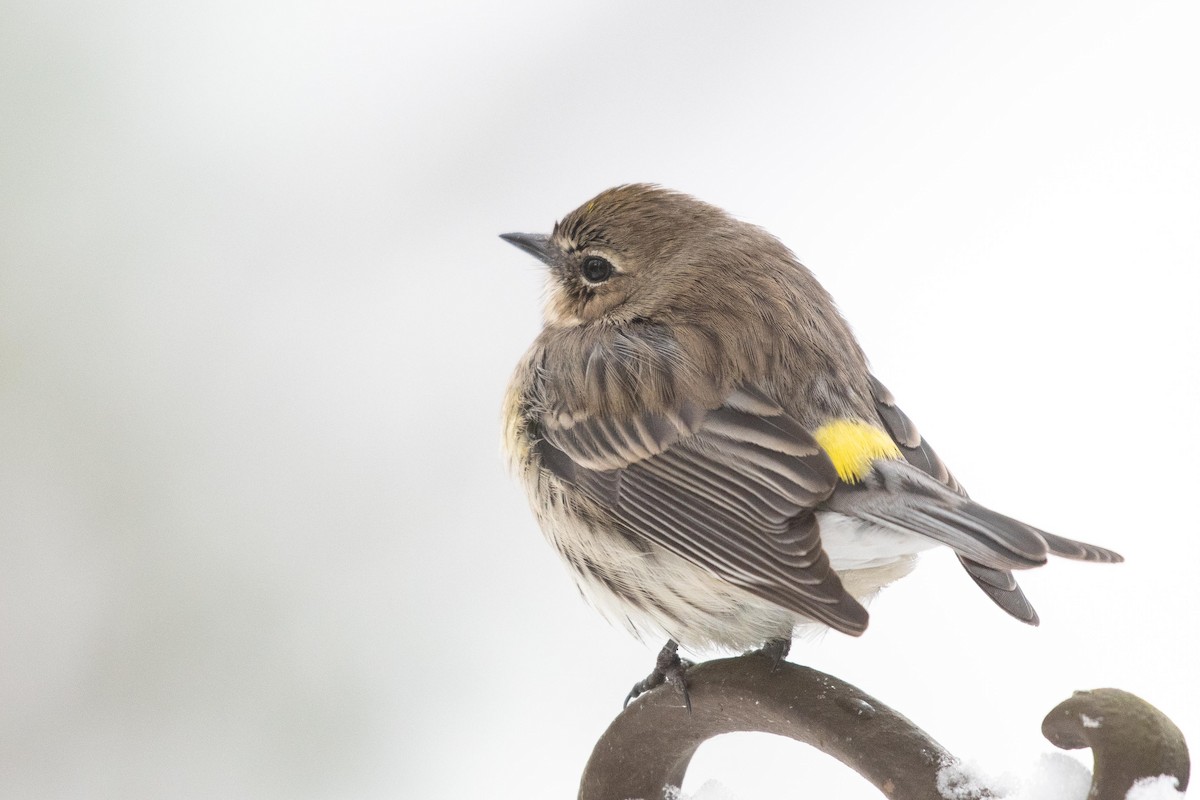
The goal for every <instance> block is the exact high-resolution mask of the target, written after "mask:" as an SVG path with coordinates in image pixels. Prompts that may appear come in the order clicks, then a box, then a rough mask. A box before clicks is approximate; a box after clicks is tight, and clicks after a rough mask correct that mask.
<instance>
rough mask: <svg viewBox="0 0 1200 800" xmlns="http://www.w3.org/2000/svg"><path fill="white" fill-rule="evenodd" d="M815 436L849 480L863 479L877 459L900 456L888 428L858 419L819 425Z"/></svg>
mask: <svg viewBox="0 0 1200 800" xmlns="http://www.w3.org/2000/svg"><path fill="white" fill-rule="evenodd" d="M813 438H815V439H816V440H817V444H819V445H821V449H822V450H824V451H825V455H827V456H829V460H830V461H832V462H833V466H834V468H835V469H836V470H837V474H838V477H839V478H841V479H842V480H843V481H844V482H846V483H858V482H859V481H861V480H862V479H863V478H864V477H865V476H866V475H867V473H868V472H870V471H871V465H872V464H874V463H875V461H876V460H878V459H881V458H887V459H896V458H900V448H899V447H897V446H896V443H895V442H893V441H892V437H891V436H888V434H887V432H886V431H883V430H880V429H879V428H876V427H875V426H874V425H870V424H868V423H866V422H863V421H861V420H857V419H835V420H834V421H833V422H827V423H825V424H824V425H822V426H821V427H820V428H817V430H816V432H815V433H814V434H813Z"/></svg>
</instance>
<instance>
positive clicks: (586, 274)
mask: <svg viewBox="0 0 1200 800" xmlns="http://www.w3.org/2000/svg"><path fill="white" fill-rule="evenodd" d="M579 272H580V274H582V275H583V279H584V280H585V281H587V282H588V283H604V282H605V281H606V280H608V279H609V278H611V277H612V274H613V265H612V264H610V263H609V262H608V259H606V258H601V257H600V256H588V257H587V258H585V259H584V260H583V263H582V264H580V265H579Z"/></svg>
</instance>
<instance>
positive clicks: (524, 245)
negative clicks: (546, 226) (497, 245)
mask: <svg viewBox="0 0 1200 800" xmlns="http://www.w3.org/2000/svg"><path fill="white" fill-rule="evenodd" d="M500 238H501V239H503V240H504V241H506V242H508V243H509V244H513V245H516V246H517V247H519V248H521V249H522V250H524V251H525V252H526V253H529V254H530V255H531V256H533V257H534V258H536V259H537V260H538V261H541V262H542V263H543V264H546V265H549V264H551V263H552V258H551V252H550V237H549V236H547V235H546V234H544V233H502V234H500Z"/></svg>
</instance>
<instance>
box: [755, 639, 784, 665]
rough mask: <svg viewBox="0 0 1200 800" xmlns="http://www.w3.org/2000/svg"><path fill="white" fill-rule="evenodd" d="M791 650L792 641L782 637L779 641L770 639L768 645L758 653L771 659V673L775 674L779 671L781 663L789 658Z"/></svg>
mask: <svg viewBox="0 0 1200 800" xmlns="http://www.w3.org/2000/svg"><path fill="white" fill-rule="evenodd" d="M791 649H792V640H791V639H790V638H789V639H784V638H783V637H780V638H778V639H768V640H767V643H766V644H764V645H763V646H762V647H760V648H759V649H758V651H757V652H759V653H762V654H763V655H764V656H766V657H767V658H769V659H771V672H774V671H775V670H777V669H779V663H780V662H781V661H783V659H785V658H787V654H788V651H790V650H791Z"/></svg>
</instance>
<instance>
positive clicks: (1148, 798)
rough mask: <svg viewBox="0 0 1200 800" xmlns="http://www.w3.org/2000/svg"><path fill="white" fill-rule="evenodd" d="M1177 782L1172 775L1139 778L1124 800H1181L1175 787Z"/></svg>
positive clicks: (1181, 795)
mask: <svg viewBox="0 0 1200 800" xmlns="http://www.w3.org/2000/svg"><path fill="white" fill-rule="evenodd" d="M1178 785H1179V781H1178V780H1177V779H1176V778H1175V777H1174V776H1172V775H1159V776H1158V777H1157V778H1141V779H1140V780H1138V781H1136V782H1134V784H1133V788H1132V789H1130V790H1129V792H1128V794H1126V795H1125V800H1182V798H1183V792H1181V791H1179V789H1177V788H1176V787H1177V786H1178Z"/></svg>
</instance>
